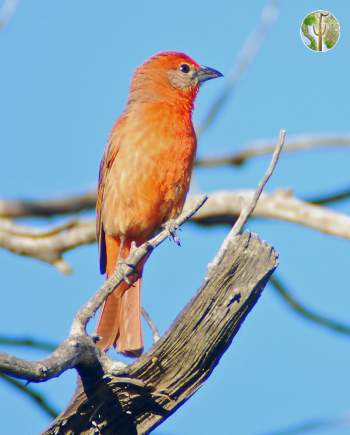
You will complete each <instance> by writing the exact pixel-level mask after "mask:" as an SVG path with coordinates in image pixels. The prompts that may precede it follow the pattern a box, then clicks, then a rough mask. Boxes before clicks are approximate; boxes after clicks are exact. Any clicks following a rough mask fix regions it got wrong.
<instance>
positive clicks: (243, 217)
mask: <svg viewBox="0 0 350 435" xmlns="http://www.w3.org/2000/svg"><path fill="white" fill-rule="evenodd" d="M285 138H286V131H285V130H281V131H280V134H279V138H278V142H277V145H276V148H275V151H274V153H273V155H272V159H271V162H270V164H269V167H268V168H267V171H266V173H265V175H264V177H263V178H262V180H261V181H260V182H259V184H258V187H257V188H256V190H255V193H254V195H253V198H252V200H251V201H250V202H249V203H248V204H247V206H246V207H244V208H243V210H242V212H241V213H240V215H239V218H238V219H237V221H236V222H235V224H234V226H233V228H232V232H233V233H234V234H239V233H240V232H241V230H242V228H243V225H244V224H245V223H246V221H247V219H248V217H249V216H250V215H251V214H252V213H253V212H254V210H255V207H256V205H257V203H258V200H259V198H260V195H261V193H262V191H263V189H264V187H265V185H266V183H267V182H268V181H269V179H270V177H271V175H272V174H273V171H274V170H275V167H276V165H277V162H278V159H279V156H280V154H281V151H282V148H283V145H284V142H285Z"/></svg>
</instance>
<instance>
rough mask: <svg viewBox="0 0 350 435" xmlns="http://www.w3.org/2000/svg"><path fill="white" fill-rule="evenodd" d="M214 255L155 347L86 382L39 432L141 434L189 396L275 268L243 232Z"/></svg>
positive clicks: (267, 251) (262, 247)
mask: <svg viewBox="0 0 350 435" xmlns="http://www.w3.org/2000/svg"><path fill="white" fill-rule="evenodd" d="M218 255H219V258H218V259H215V260H214V261H213V263H214V264H215V265H216V266H215V268H210V269H209V272H208V275H207V276H206V278H205V280H204V283H203V285H202V287H201V289H200V291H199V292H198V293H197V295H196V296H195V297H194V298H193V300H192V301H191V302H190V303H189V304H188V306H187V307H186V308H185V310H184V311H183V313H182V314H181V316H180V317H179V318H178V319H177V320H176V321H175V323H174V324H173V325H172V327H171V328H170V330H169V331H168V333H167V334H165V336H163V337H162V338H161V339H160V340H159V341H158V342H157V344H156V345H155V347H154V348H153V349H151V351H150V352H148V353H147V354H145V355H143V356H142V357H141V358H140V359H138V360H137V361H136V362H135V363H134V364H132V365H131V366H128V367H126V368H125V369H124V370H122V371H121V372H120V371H119V372H116V373H113V372H106V373H104V376H103V377H102V379H101V378H100V379H99V380H96V378H95V379H94V380H93V381H92V382H90V381H89V382H85V383H84V391H83V390H82V389H81V390H80V391H79V392H78V393H77V395H76V396H75V398H74V401H73V403H72V404H71V406H70V407H69V408H68V409H67V410H66V411H65V412H64V413H63V414H61V415H60V416H59V417H58V418H57V419H56V420H55V422H54V423H53V425H52V426H51V427H50V428H49V429H48V430H47V431H46V432H45V434H47V435H49V434H50V435H53V434H63V433H65V434H73V433H84V434H95V433H103V434H133V433H134V434H144V433H148V432H149V431H150V430H151V429H154V428H155V427H156V426H157V425H159V424H160V423H161V422H162V421H163V420H165V419H166V418H167V417H168V416H169V415H171V414H172V413H173V412H174V411H175V410H176V409H177V408H178V407H179V406H180V405H182V404H183V403H184V402H185V401H186V400H187V399H188V398H189V397H190V396H191V395H192V394H194V393H195V391H196V390H197V389H198V388H199V387H200V386H201V385H202V384H203V382H204V381H205V380H206V379H207V378H208V376H210V374H211V372H212V371H213V369H214V368H215V366H216V365H217V364H218V362H219V361H220V358H221V356H222V355H223V353H224V352H225V350H226V349H227V347H228V346H229V345H230V343H231V341H232V339H233V338H234V336H235V335H236V333H237V332H238V330H239V328H240V326H241V324H242V322H243V321H244V319H245V317H246V316H247V314H248V313H249V311H250V310H251V309H252V307H253V306H254V304H255V303H256V301H257V299H258V298H259V296H260V294H261V292H262V290H263V288H264V286H265V284H266V282H267V280H268V278H269V276H270V275H271V273H272V272H273V270H274V269H275V267H276V266H277V255H276V253H275V251H274V250H273V249H272V248H271V247H270V246H268V245H267V244H266V243H264V242H261V241H260V240H259V239H258V238H257V237H256V236H255V235H253V234H250V233H245V234H243V235H241V236H236V237H233V238H230V240H229V241H228V243H226V245H225V251H224V252H222V251H220V253H219V254H218ZM124 377H126V378H125V379H124ZM132 381H133V382H132ZM83 382H84V381H83ZM98 430H99V431H100V432H97V431H98Z"/></svg>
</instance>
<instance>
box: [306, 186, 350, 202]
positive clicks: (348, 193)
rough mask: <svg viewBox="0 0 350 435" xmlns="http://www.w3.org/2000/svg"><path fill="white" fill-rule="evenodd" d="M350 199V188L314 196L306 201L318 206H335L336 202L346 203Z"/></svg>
mask: <svg viewBox="0 0 350 435" xmlns="http://www.w3.org/2000/svg"><path fill="white" fill-rule="evenodd" d="M349 198H350V188H349V187H346V188H345V189H342V190H338V191H337V192H333V193H329V194H324V195H319V196H313V197H311V198H308V199H307V200H306V201H308V202H311V203H312V204H316V205H325V204H334V203H336V202H341V201H345V200H347V199H349Z"/></svg>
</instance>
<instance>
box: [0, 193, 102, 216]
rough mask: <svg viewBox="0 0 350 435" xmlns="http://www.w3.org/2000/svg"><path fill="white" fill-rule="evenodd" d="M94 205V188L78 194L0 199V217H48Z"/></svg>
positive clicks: (88, 208) (78, 210)
mask: <svg viewBox="0 0 350 435" xmlns="http://www.w3.org/2000/svg"><path fill="white" fill-rule="evenodd" d="M95 205H96V189H91V190H89V191H87V192H85V193H83V194H80V195H71V196H67V197H63V198H56V199H45V200H41V201H39V200H37V201H33V200H18V201H13V200H12V201H7V200H4V199H3V200H0V217H4V218H11V219H13V218H18V217H27V216H37V217H39V216H41V217H50V216H55V215H60V214H67V213H69V214H71V213H77V212H81V211H83V210H90V209H93V208H95Z"/></svg>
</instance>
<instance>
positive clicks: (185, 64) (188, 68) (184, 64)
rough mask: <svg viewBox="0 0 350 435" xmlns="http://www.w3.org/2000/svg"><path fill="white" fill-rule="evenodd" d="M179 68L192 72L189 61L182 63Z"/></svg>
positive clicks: (184, 71)
mask: <svg viewBox="0 0 350 435" xmlns="http://www.w3.org/2000/svg"><path fill="white" fill-rule="evenodd" d="M179 70H180V71H181V72H183V73H185V74H187V73H188V72H190V66H189V65H187V63H183V64H181V65H180V67H179Z"/></svg>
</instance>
